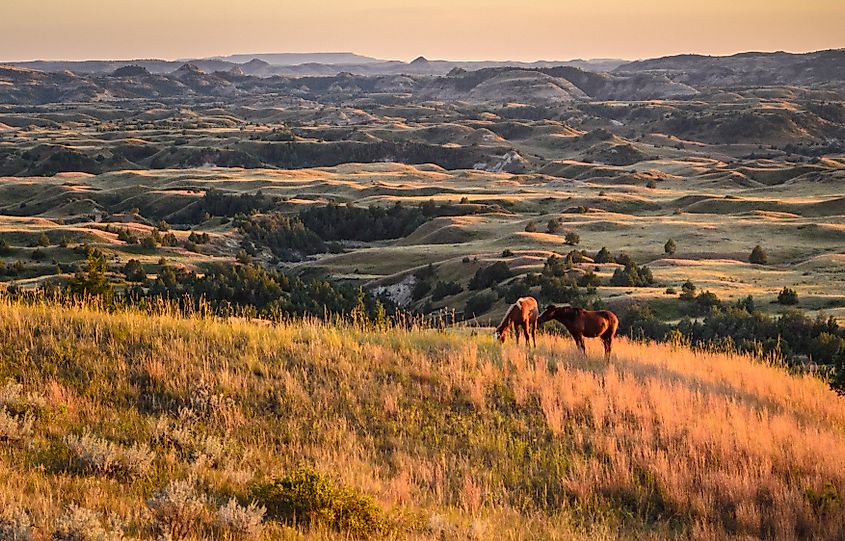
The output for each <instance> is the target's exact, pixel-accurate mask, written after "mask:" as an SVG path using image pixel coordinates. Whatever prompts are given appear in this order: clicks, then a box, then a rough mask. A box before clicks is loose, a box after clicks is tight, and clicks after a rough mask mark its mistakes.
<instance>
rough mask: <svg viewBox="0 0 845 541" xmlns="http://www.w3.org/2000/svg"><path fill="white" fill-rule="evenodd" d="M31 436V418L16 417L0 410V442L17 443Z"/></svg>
mask: <svg viewBox="0 0 845 541" xmlns="http://www.w3.org/2000/svg"><path fill="white" fill-rule="evenodd" d="M30 435H32V416H30V415H29V414H26V415H23V416H21V417H17V416H14V415H11V414H10V413H9V412H8V411H6V408H0V441H19V440H23V439H25V438H27V437H29V436H30Z"/></svg>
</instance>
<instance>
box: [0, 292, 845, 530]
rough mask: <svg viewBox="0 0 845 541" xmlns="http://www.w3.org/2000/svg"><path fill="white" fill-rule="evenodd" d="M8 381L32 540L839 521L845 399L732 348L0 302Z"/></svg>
mask: <svg viewBox="0 0 845 541" xmlns="http://www.w3.org/2000/svg"><path fill="white" fill-rule="evenodd" d="M0 381H5V383H4V384H3V386H2V390H0V405H2V407H1V408H0V432H2V435H3V439H4V442H3V444H2V453H0V472H2V475H0V509H2V513H0V530H2V531H3V532H10V531H12V527H13V526H14V527H15V528H17V532H18V534H27V533H34V536H33V538H35V539H47V538H48V537H49V535H50V534H51V533H52V532H53V531H54V530H56V531H58V532H59V533H60V534H61V535H66V537H61V538H63V539H71V538H73V539H81V538H83V537H79V536H78V537H69V536H67V535H69V534H68V532H72V533H75V534H76V535H78V534H79V531H80V530H85V531H87V532H93V533H91V534H90V535H93V536H95V537H84V538H85V539H91V538H98V539H113V538H118V537H117V534H116V533H115V532H116V529H119V530H122V531H124V532H125V533H126V534H127V535H129V536H131V537H133V538H140V539H153V538H156V537H157V535H158V534H159V531H160V530H161V529H162V528H164V529H167V528H169V529H170V531H171V532H173V533H175V534H177V536H178V533H179V532H180V528H181V529H182V530H191V531H193V532H194V534H193V535H194V537H195V538H215V539H230V538H233V537H236V534H237V532H238V531H241V532H247V533H255V532H256V531H257V528H255V519H256V517H257V516H259V515H260V512H258V511H256V510H255V509H254V508H253V510H252V511H249V510H247V509H244V508H242V507H238V506H236V505H235V504H234V503H231V504H228V503H227V502H228V501H229V500H230V498H232V497H234V498H237V499H238V500H240V501H241V503H242V504H244V505H246V504H247V503H249V502H250V500H252V499H253V498H259V499H260V503H262V504H264V505H266V506H267V507H268V510H267V514H266V515H265V516H264V525H265V526H264V533H263V536H264V538H266V539H270V538H273V539H278V538H283V539H302V538H305V539H333V538H337V539H348V538H350V537H352V538H354V537H356V536H358V535H364V534H366V533H368V532H369V533H372V534H373V535H374V536H375V537H393V538H399V539H405V538H410V539H432V540H433V539H467V538H477V539H488V538H491V537H492V536H495V537H496V538H503V539H541V538H542V539H549V538H557V539H560V538H592V539H595V538H630V539H634V538H643V537H647V538H652V539H668V538H690V537H695V538H702V539H713V538H724V537H726V536H728V535H731V536H738V537H769V538H773V537H777V538H791V537H797V538H826V539H833V538H842V536H843V535H845V530H843V527H844V526H843V523H842V521H841V515H840V514H839V512H840V509H839V507H838V506H839V502H838V494H841V493H842V491H843V490H845V470H843V468H842V464H843V463H845V403H843V401H842V400H843V399H841V398H838V397H836V396H835V395H834V394H833V393H832V392H831V391H829V390H828V389H827V386H826V385H825V384H824V383H823V382H821V381H820V380H817V379H815V378H813V377H810V376H792V375H788V374H787V373H786V372H785V371H784V370H782V369H780V368H775V367H769V366H765V365H763V364H759V363H754V362H752V361H750V360H749V359H747V358H742V357H730V356H725V355H721V354H719V355H716V354H705V353H692V352H690V351H688V350H684V349H673V348H672V347H670V346H653V345H649V346H645V345H639V344H635V343H629V342H626V341H624V340H623V341H621V342H620V343H619V345H618V348H617V349H616V350H615V352H614V356H613V358H612V359H611V360H610V361H609V362H604V361H602V360H600V359H599V357H598V348H597V346H596V345H594V344H593V345H592V349H591V356H590V357H589V358H587V359H584V358H581V357H579V356H578V355H577V354H576V352H575V350H574V348H573V347H572V345H571V341H570V340H569V339H568V338H555V337H553V336H543V337H542V338H541V340H540V343H539V348H538V349H537V350H536V351H535V352H531V353H529V354H526V353H525V350H523V349H521V348H518V347H516V346H513V345H508V346H506V347H504V348H501V347H500V346H498V345H497V344H495V343H494V342H493V340H492V337H490V336H488V334H487V332H486V331H484V332H482V333H480V334H479V335H477V336H476V335H474V333H472V332H470V329H458V330H452V331H447V332H436V331H401V330H390V331H387V332H373V331H364V330H356V329H353V328H350V327H346V326H340V327H338V326H331V325H325V324H319V323H315V322H312V323H290V324H285V325H280V326H269V325H261V324H258V323H257V322H253V323H251V322H247V321H243V320H229V321H220V320H207V319H199V318H194V319H181V318H177V317H174V316H171V315H161V316H149V315H142V314H140V313H135V312H116V313H112V314H108V313H102V312H97V311H94V310H92V309H89V308H84V307H83V308H80V307H76V308H59V307H55V306H44V305H34V306H25V305H16V304H9V303H8V302H6V301H2V302H0ZM302 466H308V467H310V468H313V470H310V469H306V470H303V469H298V468H301V467H302ZM314 470H316V472H319V473H314ZM285 476H287V478H286V479H285V480H284V481H283V482H280V483H277V484H276V485H267V484H266V483H267V481H268V480H269V479H271V478H282V477H285ZM174 481H184V482H183V483H181V484H180V483H179V482H176V483H175V484H174ZM256 486H257V487H258V488H255V487H256ZM268 486H272V487H275V488H273V489H271V488H268ZM166 487H169V488H166ZM339 487H340V488H339ZM343 487H346V488H343ZM163 488H164V490H165V492H163V493H162V492H160V491H161V490H162V489H163ZM273 490H277V491H278V492H277V496H278V497H277V499H275V500H273V499H272V498H270V499H267V494H270V493H272V491H273ZM367 495H369V496H371V497H372V498H373V500H368V499H367V498H366V497H364V496H367ZM261 498H264V499H261ZM280 502H282V503H284V502H286V503H285V505H287V507H285V505H282V503H280ZM73 505H78V506H81V509H79V508H74V507H72V506H73ZM221 507H222V508H223V509H222V510H220V509H221ZM291 508H293V509H296V510H299V513H300V514H299V516H298V518H299V520H298V521H297V522H293V521H292V520H288V522H287V525H284V524H285V521H284V519H285V517H288V518H289V517H290V515H289V514H285V513H284V512H282V511H284V510H285V509H288V510H289V509H291ZM86 510H89V511H93V512H94V513H96V514H95V515H92V514H90V513H89V512H88V511H86ZM303 515H304V516H303ZM306 516H307V517H309V518H305V517H306ZM13 518H14V519H16V522H15V520H13ZM30 519H31V522H32V524H33V525H34V526H32V528H31V529H30V528H28V526H27V524H28V523H29V522H30ZM157 521H158V522H157ZM97 535H99V537H96V536H97ZM303 535H304V536H305V537H302V536H303ZM18 538H19V539H22V538H26V537H18Z"/></svg>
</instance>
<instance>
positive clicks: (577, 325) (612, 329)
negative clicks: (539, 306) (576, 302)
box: [538, 304, 619, 358]
mask: <svg viewBox="0 0 845 541" xmlns="http://www.w3.org/2000/svg"><path fill="white" fill-rule="evenodd" d="M551 320H555V321H559V322H561V323H562V324H563V326H564V327H566V330H567V331H569V334H571V335H572V338H573V339H574V340H575V344H576V345H577V346H578V347H579V348H580V349H581V352H582V353H584V355H586V354H587V348H586V346H585V345H584V338H585V337H586V338H601V341H602V343H603V344H604V355H605V357H607V358H609V357H610V349H611V348H612V347H613V337H614V336H616V329H618V328H619V318H617V317H616V314H614V313H613V312H611V311H609V310H599V311H592V310H584V309H583V308H576V307H574V306H557V305H554V304H552V305H549V306H548V307H547V308H546V309H545V310H543V313H542V314H540V317H539V319H538V321H539V323H540V325H542V324H544V323H545V322H547V321H551Z"/></svg>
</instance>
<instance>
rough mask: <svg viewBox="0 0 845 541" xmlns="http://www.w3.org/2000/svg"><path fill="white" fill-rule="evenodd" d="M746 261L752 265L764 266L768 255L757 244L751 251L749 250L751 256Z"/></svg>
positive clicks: (767, 260)
mask: <svg viewBox="0 0 845 541" xmlns="http://www.w3.org/2000/svg"><path fill="white" fill-rule="evenodd" d="M748 261H749V262H750V263H752V264H754V265H765V264H766V263H768V262H769V255H768V254H767V253H766V250H764V249H763V247H762V246H760V245H759V244H758V245H757V246H755V247H754V249H753V250H751V255H750V256H749V257H748Z"/></svg>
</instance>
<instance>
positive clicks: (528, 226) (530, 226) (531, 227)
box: [525, 222, 537, 233]
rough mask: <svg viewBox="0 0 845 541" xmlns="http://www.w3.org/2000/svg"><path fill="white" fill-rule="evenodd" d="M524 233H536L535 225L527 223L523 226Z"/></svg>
mask: <svg viewBox="0 0 845 541" xmlns="http://www.w3.org/2000/svg"><path fill="white" fill-rule="evenodd" d="M525 232H526V233H536V232H537V224H536V223H534V222H528V223H527V224H525Z"/></svg>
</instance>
